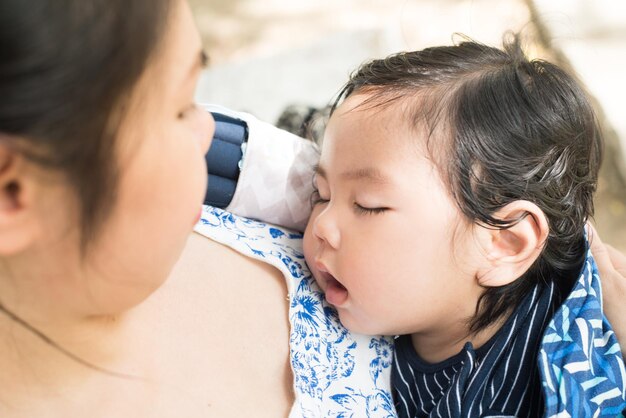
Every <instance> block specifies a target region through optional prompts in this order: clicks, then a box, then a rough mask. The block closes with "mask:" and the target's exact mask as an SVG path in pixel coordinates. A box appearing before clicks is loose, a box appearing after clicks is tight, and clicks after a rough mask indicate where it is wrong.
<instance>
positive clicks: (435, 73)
mask: <svg viewBox="0 0 626 418" xmlns="http://www.w3.org/2000/svg"><path fill="white" fill-rule="evenodd" d="M213 110H214V111H215V110H217V111H218V112H226V113H229V112H228V111H227V110H224V109H219V108H217V109H216V108H213ZM230 114H231V116H234V117H235V118H239V119H241V122H242V123H243V124H244V125H246V127H247V130H246V132H248V133H249V136H250V143H249V144H248V151H247V154H246V155H245V158H244V159H243V160H242V162H241V166H242V167H243V170H242V172H241V177H240V178H239V180H238V181H239V185H237V191H236V192H235V197H234V198H233V200H232V202H231V203H230V206H229V210H233V211H235V212H238V213H240V214H247V215H248V216H252V217H261V218H263V217H265V219H267V215H268V214H267V213H264V212H263V211H262V207H268V206H269V205H270V204H271V205H272V206H271V207H275V206H273V205H274V204H276V203H277V202H278V201H281V200H282V199H283V195H281V194H278V195H275V196H271V194H272V190H268V189H267V188H266V187H260V186H258V187H256V189H255V190H254V193H253V189H254V184H258V182H259V181H261V180H264V179H267V178H274V179H282V180H279V184H274V186H273V187H274V189H275V190H282V187H281V184H284V185H286V187H285V188H286V190H287V192H288V193H289V194H294V192H295V190H291V189H292V188H294V184H298V185H304V184H307V181H306V178H308V174H307V173H308V171H307V167H309V166H310V164H311V161H312V160H313V159H314V158H313V157H312V156H311V153H310V152H308V151H307V152H304V151H303V150H304V149H306V148H307V146H306V144H305V143H303V142H302V141H299V140H293V139H289V138H287V137H285V135H284V134H280V133H277V131H276V130H272V129H271V128H269V127H267V126H266V125H262V124H261V123H260V122H259V121H257V120H255V119H254V118H253V117H250V116H249V115H245V114H233V113H232V112H230ZM279 137H280V138H281V139H279ZM281 140H282V145H281ZM263 143H267V144H269V148H268V146H266V145H263ZM290 144H293V145H290ZM280 148H282V149H283V150H284V149H287V150H289V154H290V155H288V156H287V155H283V156H282V157H281V158H280V159H276V158H273V157H272V156H273V155H274V154H275V153H276V150H277V149H280ZM266 149H272V150H273V151H272V152H270V153H268V152H265V151H264V150H266ZM283 152H284V151H283ZM303 156H304V157H303ZM600 156H601V141H600V136H599V134H598V130H597V126H596V122H595V117H594V115H593V111H592V109H591V106H590V105H589V103H588V100H587V99H586V97H585V94H584V92H583V91H582V89H581V88H580V87H579V86H578V84H577V83H576V82H575V81H574V80H573V79H572V78H571V77H570V76H568V75H567V74H566V73H565V72H563V71H562V70H560V69H559V68H557V67H555V66H554V65H551V64H549V63H546V62H542V61H528V60H527V59H526V58H525V57H524V54H523V53H522V51H521V48H520V46H519V41H518V40H517V39H516V38H515V39H513V40H512V41H511V42H508V43H507V44H506V45H505V49H504V51H501V50H498V49H495V48H489V47H486V46H484V45H480V44H477V43H474V42H463V43H461V44H460V45H457V46H452V47H438V48H428V49H426V50H423V51H417V52H410V53H402V54H397V55H394V56H391V57H389V58H387V59H384V60H376V61H372V62H370V63H367V64H365V65H364V66H363V67H362V68H361V69H360V70H359V71H357V72H356V73H355V74H354V75H353V77H352V78H351V80H350V81H349V82H348V84H347V85H346V86H345V87H344V89H343V91H342V94H341V95H340V100H338V101H337V103H336V105H335V111H334V113H333V115H332V117H331V119H330V122H329V124H328V127H327V131H326V135H325V139H324V143H323V150H322V155H321V159H320V161H319V165H318V166H317V169H316V172H317V175H316V179H315V183H316V186H317V191H316V192H315V194H314V203H315V205H314V208H313V214H312V216H311V219H310V222H309V223H308V227H307V229H306V232H305V237H304V252H305V256H306V261H307V263H308V265H309V267H310V269H311V271H312V273H313V275H314V278H315V281H317V284H319V287H318V286H317V285H316V283H314V282H313V280H312V279H311V276H310V273H309V271H308V270H307V266H305V265H302V264H301V262H300V260H301V258H302V255H301V247H300V245H301V243H300V239H299V235H297V234H293V233H290V232H289V231H281V230H280V229H278V228H276V227H274V226H271V225H265V224H263V223H259V222H254V221H250V220H246V219H243V218H239V217H237V216H234V215H232V214H229V213H228V212H223V211H220V210H218V209H214V208H210V207H207V208H206V209H205V214H204V215H203V219H202V222H201V224H199V225H198V226H197V229H196V230H197V231H198V232H200V233H202V234H204V235H207V236H209V237H212V238H213V239H216V240H218V241H220V242H223V243H224V244H226V245H230V246H232V247H233V248H234V249H236V250H238V251H240V252H242V253H244V254H247V255H249V256H251V257H255V258H257V259H259V260H263V261H265V262H268V263H270V264H272V265H274V266H276V267H277V268H279V269H280V270H281V271H283V273H284V274H285V276H286V278H287V284H288V287H289V297H290V314H289V316H290V323H291V339H290V351H291V364H292V369H293V373H294V381H295V384H294V392H295V402H294V408H293V409H292V414H291V416H294V417H295V416H368V417H391V416H395V411H393V407H392V400H391V393H390V389H391V387H390V386H393V390H392V393H393V397H394V400H393V401H395V406H396V409H397V412H398V414H399V415H400V416H444V417H453V416H455V417H461V416H463V417H465V416H472V417H473V416H532V417H534V416H541V415H544V416H557V415H558V416H615V415H617V414H619V413H620V412H621V411H622V409H623V408H624V406H626V402H625V400H624V398H625V396H626V393H625V391H626V386H625V380H626V378H625V375H626V372H625V371H624V364H623V359H622V357H621V355H620V350H619V345H618V344H617V341H616V339H615V336H614V335H613V331H612V330H611V327H610V325H609V324H608V322H607V321H606V319H605V318H604V316H603V313H602V307H601V297H600V286H599V280H598V277H597V269H596V266H595V263H594V261H593V258H592V257H591V256H590V254H589V253H588V251H587V243H586V239H585V235H584V230H583V228H584V225H585V221H586V220H587V218H588V217H589V216H590V215H591V214H592V211H593V205H592V194H593V192H594V190H595V187H596V180H597V171H598V166H599V164H600V159H601V158H600ZM294 161H295V162H297V163H294ZM293 172H296V173H297V175H296V176H295V178H294V176H293ZM302 187H303V186H297V187H295V189H299V190H300V189H301V188H302ZM242 190H243V191H245V192H243V191H242ZM290 190H291V191H290ZM255 194H256V196H258V197H256V199H255ZM294 195H295V194H294ZM297 201H298V199H295V201H294V200H293V199H287V201H286V202H285V203H283V206H285V207H287V208H291V209H293V208H301V206H300V205H299V204H298V203H297ZM260 202H263V203H262V204H260ZM268 202H269V203H268ZM294 202H295V203H294ZM279 212H280V211H279ZM288 212H289V210H288ZM296 212H298V211H296ZM291 214H292V215H289V216H281V219H286V220H288V221H289V222H290V223H291V225H293V226H294V227H295V228H296V229H298V228H299V225H300V224H299V223H297V222H295V221H294V220H295V219H296V218H297V219H300V216H296V217H294V216H293V211H292V212H291ZM270 215H272V216H273V215H274V213H272V214H270ZM274 222H277V221H276V220H274ZM278 222H282V221H281V220H278ZM320 288H321V290H320ZM322 290H323V291H324V292H325V299H326V301H327V302H328V303H330V304H331V305H332V306H334V308H335V309H330V308H329V307H328V304H327V302H326V301H325V300H323V299H324V295H323V293H322ZM337 313H338V316H339V319H340V320H341V323H342V324H343V326H345V327H347V328H348V329H349V330H350V331H351V332H350V333H348V332H347V331H346V330H345V329H344V328H343V327H342V326H341V324H339V322H338V321H337V316H336V315H337ZM363 334H385V335H400V337H399V338H397V339H396V341H395V346H396V355H395V358H394V359H393V370H392V373H389V368H390V360H391V359H390V351H389V349H388V347H389V343H388V340H387V339H383V338H377V337H366V336H365V335H363ZM390 381H391V384H390Z"/></svg>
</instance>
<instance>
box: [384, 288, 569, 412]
mask: <svg viewBox="0 0 626 418" xmlns="http://www.w3.org/2000/svg"><path fill="white" fill-rule="evenodd" d="M555 293H556V289H555V285H554V284H550V285H548V286H546V285H537V286H536V287H535V288H534V290H533V292H532V293H531V294H529V295H528V296H527V297H526V298H525V299H524V300H523V302H522V303H521V304H520V306H518V308H517V309H516V310H515V311H514V312H513V314H512V315H511V316H510V317H509V318H508V319H507V321H506V322H505V324H504V325H503V326H502V328H500V330H498V332H497V333H496V334H495V335H494V336H493V337H492V338H491V339H490V340H489V341H488V342H487V343H486V344H484V345H483V346H482V347H480V348H479V349H477V350H474V349H473V347H472V344H471V343H470V342H468V343H466V344H465V346H464V347H463V349H462V350H461V352H460V353H459V354H457V355H455V356H453V357H451V358H449V359H447V360H444V361H443V362H440V363H437V364H429V363H426V362H425V361H423V360H422V359H421V358H420V357H419V356H418V355H417V353H416V352H415V349H414V348H413V345H412V342H411V337H410V336H408V335H405V336H401V337H399V338H398V339H396V356H395V359H394V364H393V369H392V374H391V384H392V386H393V391H394V402H395V406H396V410H397V411H398V416H399V417H442V418H443V417H446V418H450V417H478V416H515V417H538V416H541V415H542V411H543V397H542V393H541V382H540V376H539V371H538V369H537V366H536V364H537V360H536V359H537V355H538V352H539V346H540V342H541V337H542V335H543V331H544V329H545V327H546V326H547V324H548V322H549V320H550V318H551V316H552V313H553V312H554V308H555V306H554V305H555V304H556V303H557V301H556V299H557V298H556V297H555Z"/></svg>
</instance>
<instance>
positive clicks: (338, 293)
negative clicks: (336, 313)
mask: <svg viewBox="0 0 626 418" xmlns="http://www.w3.org/2000/svg"><path fill="white" fill-rule="evenodd" d="M346 299H348V289H346V288H345V286H344V285H342V284H341V283H339V282H338V281H337V279H335V278H334V277H333V276H332V275H330V274H328V273H327V274H326V301H328V303H330V304H331V305H335V306H339V305H341V304H343V303H344V302H345V301H346Z"/></svg>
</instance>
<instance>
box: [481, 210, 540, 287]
mask: <svg viewBox="0 0 626 418" xmlns="http://www.w3.org/2000/svg"><path fill="white" fill-rule="evenodd" d="M494 217H496V218H498V219H502V220H506V221H515V220H516V219H519V220H518V221H516V222H515V223H514V224H513V226H511V227H510V228H507V229H491V228H485V227H481V228H480V232H479V234H480V241H481V244H482V248H483V251H484V255H485V259H484V263H483V266H482V267H481V268H480V269H479V271H478V275H477V279H478V284H479V285H481V286H484V287H498V286H504V285H507V284H510V283H512V282H514V281H515V280H517V279H518V278H520V277H521V276H522V275H523V274H524V273H525V272H526V271H528V269H529V268H530V267H531V266H532V265H533V263H534V262H535V261H536V260H537V258H539V255H540V254H541V251H542V250H543V247H544V244H545V241H546V239H547V238H548V232H549V227H548V221H547V219H546V216H545V214H544V213H543V211H542V210H541V209H539V207H538V206H537V205H535V204H534V203H532V202H529V201H526V200H517V201H515V202H512V203H509V204H508V205H506V206H504V207H503V208H502V209H500V210H499V211H498V212H497V213H496V214H495V215H494Z"/></svg>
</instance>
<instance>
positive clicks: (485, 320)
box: [334, 35, 602, 333]
mask: <svg viewBox="0 0 626 418" xmlns="http://www.w3.org/2000/svg"><path fill="white" fill-rule="evenodd" d="M358 93H367V94H368V96H369V97H368V98H367V99H366V100H365V101H364V102H363V104H362V105H369V106H373V107H378V106H389V105H392V104H394V103H397V102H398V101H401V103H402V104H403V105H407V104H408V109H409V111H408V113H406V114H407V115H408V118H409V125H410V126H411V127H414V128H420V129H421V130H422V131H423V129H424V128H425V129H426V131H427V132H428V133H429V136H428V148H429V150H430V153H431V154H432V157H433V159H434V160H435V162H436V164H437V166H438V168H439V171H440V174H441V178H442V179H443V181H444V183H445V184H446V185H447V187H448V189H449V191H450V193H451V195H452V196H453V198H454V199H455V201H456V202H457V205H458V206H459V208H460V210H461V211H462V213H463V214H464V215H465V216H466V217H467V219H469V220H470V221H472V222H474V223H476V224H479V225H483V226H485V227H489V228H499V229H505V228H509V227H511V226H513V225H514V224H515V223H516V222H519V221H520V219H514V220H511V219H498V218H497V217H496V212H497V211H498V210H499V209H501V208H502V207H504V206H505V205H507V204H509V203H511V202H514V201H516V200H528V201H531V202H533V203H535V204H536V205H537V206H538V207H539V208H540V209H541V210H542V211H543V212H544V214H545V215H546V218H547V220H548V225H549V234H548V238H547V240H546V242H545V244H544V248H543V251H542V253H541V255H540V257H539V258H538V260H537V261H536V262H535V263H534V264H533V266H532V267H531V268H530V269H529V270H528V271H527V272H526V273H525V274H524V275H523V276H522V277H521V278H519V279H518V280H516V281H514V282H513V283H511V284H509V285H506V286H502V287H489V288H486V289H485V292H484V293H483V295H482V296H481V298H480V299H479V301H478V305H477V307H476V315H475V317H474V318H472V319H470V322H469V325H470V332H472V333H475V332H478V331H480V330H481V329H484V328H485V327H487V326H488V325H490V324H492V323H494V322H495V321H497V320H498V319H499V318H502V317H503V316H504V315H505V314H506V313H508V312H509V311H510V309H511V307H515V306H517V305H518V304H519V303H520V302H521V301H522V299H523V298H524V297H525V296H526V295H527V294H528V293H529V292H530V290H531V289H532V288H533V286H535V285H536V284H537V283H540V282H547V281H554V282H555V283H556V285H557V288H559V289H560V290H561V292H562V293H566V292H568V291H569V289H570V288H571V286H572V285H573V281H574V280H575V279H576V278H577V276H578V273H579V271H580V269H581V267H582V264H583V262H584V259H585V254H586V243H585V237H584V225H585V222H586V221H587V219H588V218H589V217H590V216H592V215H593V200H592V199H593V193H594V192H595V190H596V183H597V177H598V170H599V166H600V163H601V158H602V140H601V135H600V131H599V127H598V124H597V121H596V117H595V115H594V111H593V109H592V106H591V104H590V101H589V100H588V98H587V95H586V94H585V92H584V90H583V89H582V88H581V86H580V85H579V83H578V82H577V81H576V80H575V79H574V78H573V77H572V76H570V75H568V74H567V73H566V72H565V71H563V70H562V69H560V68H558V67H557V66H555V65H553V64H550V63H549V62H546V61H542V60H532V61H531V60H529V59H527V58H526V56H525V55H524V53H523V51H522V48H521V46H520V39H519V36H517V35H513V36H511V37H508V38H507V37H505V42H504V49H503V50H500V49H497V48H492V47H488V46H485V45H482V44H479V43H477V42H473V41H470V40H464V41H463V42H461V43H459V44H458V45H454V46H443V47H434V48H427V49H424V50H421V51H415V52H404V53H399V54H395V55H392V56H390V57H387V58H385V59H380V60H374V61H371V62H368V63H366V64H364V65H362V66H361V68H359V69H358V70H357V71H356V72H355V73H354V74H353V75H352V76H351V78H350V80H349V81H348V83H347V84H346V85H345V86H344V87H343V89H342V90H341V92H340V93H339V96H338V98H337V100H336V101H335V104H334V108H336V107H337V106H338V104H339V103H340V102H341V101H342V100H343V99H345V98H347V97H348V96H350V95H352V94H358ZM433 141H436V144H435V146H432V145H433V144H432V142H433Z"/></svg>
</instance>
